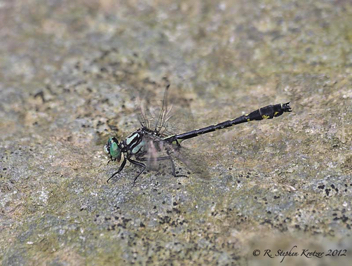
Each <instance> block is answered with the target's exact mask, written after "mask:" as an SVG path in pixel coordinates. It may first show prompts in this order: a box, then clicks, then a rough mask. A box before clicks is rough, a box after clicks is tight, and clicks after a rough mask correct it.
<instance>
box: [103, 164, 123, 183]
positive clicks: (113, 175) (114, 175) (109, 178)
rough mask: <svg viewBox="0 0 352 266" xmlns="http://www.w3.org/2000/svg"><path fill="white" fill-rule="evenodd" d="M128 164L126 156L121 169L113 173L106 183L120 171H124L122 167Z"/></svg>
mask: <svg viewBox="0 0 352 266" xmlns="http://www.w3.org/2000/svg"><path fill="white" fill-rule="evenodd" d="M125 165H126V158H123V162H122V163H121V165H120V168H119V170H117V172H115V173H113V174H112V175H111V176H110V178H109V179H108V180H106V183H109V181H110V179H111V178H113V177H114V176H115V175H117V174H118V173H120V172H121V171H122V169H123V168H124V167H125Z"/></svg>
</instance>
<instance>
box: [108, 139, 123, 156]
mask: <svg viewBox="0 0 352 266" xmlns="http://www.w3.org/2000/svg"><path fill="white" fill-rule="evenodd" d="M104 150H105V152H106V153H107V154H109V155H110V156H111V159H112V160H117V161H120V159H121V149H120V147H119V142H118V140H117V139H116V138H109V140H108V143H107V144H106V145H105V146H104Z"/></svg>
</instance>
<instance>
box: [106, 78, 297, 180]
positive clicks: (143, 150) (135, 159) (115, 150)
mask: <svg viewBox="0 0 352 266" xmlns="http://www.w3.org/2000/svg"><path fill="white" fill-rule="evenodd" d="M169 87H170V84H168V85H167V86H166V89H165V92H164V97H163V101H162V108H161V110H160V112H159V115H158V116H157V117H156V119H154V120H155V121H156V122H155V125H154V127H152V125H151V120H149V119H147V118H146V115H145V114H144V112H143V111H142V112H141V118H140V121H139V122H140V125H141V127H140V128H139V129H137V130H136V131H134V132H133V133H131V134H130V135H129V136H128V137H127V138H126V139H124V140H122V141H121V142H119V141H118V139H117V138H116V137H110V138H109V139H108V142H107V144H106V145H105V146H104V151H105V153H106V154H107V155H108V156H109V157H110V160H109V162H110V161H117V162H120V161H121V159H122V163H121V164H120V167H119V169H118V170H117V171H116V172H115V173H113V174H112V175H111V176H110V178H109V179H108V180H107V182H109V181H110V180H111V179H112V178H113V177H115V176H116V175H117V174H119V173H120V172H121V171H122V170H123V169H124V167H125V165H126V162H127V161H129V162H130V163H131V164H133V165H136V166H138V167H140V168H141V170H140V171H139V173H138V174H137V175H136V176H135V177H134V180H133V185H135V183H136V181H137V179H138V177H139V176H140V175H141V174H142V173H143V172H144V171H145V170H146V169H147V167H148V166H151V165H153V164H157V163H158V162H160V161H169V162H170V165H171V169H172V175H173V176H175V177H180V176H184V175H178V174H177V172H176V169H175V163H174V159H175V158H176V159H179V160H181V162H183V163H185V164H186V166H189V163H188V162H189V161H187V160H185V159H184V158H183V155H182V151H183V149H184V148H183V146H181V142H182V141H184V140H187V139H191V138H195V137H197V136H200V135H203V134H206V133H209V132H214V131H216V130H220V129H224V128H228V127H231V126H234V125H238V124H241V123H247V122H250V121H259V120H263V119H272V118H274V117H278V116H281V115H282V114H283V113H286V112H292V109H291V107H290V105H289V104H290V102H287V103H283V104H274V105H267V106H265V107H262V108H259V109H257V110H255V111H253V112H251V113H249V114H245V115H241V116H239V117H237V118H235V119H232V120H227V121H224V122H221V123H218V124H216V125H210V126H207V127H203V128H200V129H196V130H191V131H188V132H184V133H181V134H169V133H168V132H167V131H166V130H165V128H166V123H167V121H168V120H169V118H170V117H171V116H170V115H169V113H170V110H171V108H168V101H167V96H168V90H169ZM151 168H152V167H151ZM189 168H191V167H189Z"/></svg>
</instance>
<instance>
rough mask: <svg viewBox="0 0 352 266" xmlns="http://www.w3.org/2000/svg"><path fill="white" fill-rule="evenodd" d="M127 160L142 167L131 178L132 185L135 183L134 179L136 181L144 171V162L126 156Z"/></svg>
mask: <svg viewBox="0 0 352 266" xmlns="http://www.w3.org/2000/svg"><path fill="white" fill-rule="evenodd" d="M127 160H128V161H129V162H130V163H132V164H135V165H138V166H140V167H142V170H141V171H140V172H139V174H138V175H136V176H135V178H134V180H133V186H134V185H135V184H136V181H137V178H138V177H139V176H140V175H141V174H142V173H143V172H144V170H145V168H146V166H145V164H144V163H141V162H138V161H135V160H132V159H131V158H127Z"/></svg>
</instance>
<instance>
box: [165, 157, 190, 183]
mask: <svg viewBox="0 0 352 266" xmlns="http://www.w3.org/2000/svg"><path fill="white" fill-rule="evenodd" d="M167 154H168V156H167V158H168V159H169V160H170V163H171V169H172V175H173V176H174V177H187V176H186V175H178V174H176V169H175V163H174V160H173V159H172V157H171V155H170V153H169V152H167Z"/></svg>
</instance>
